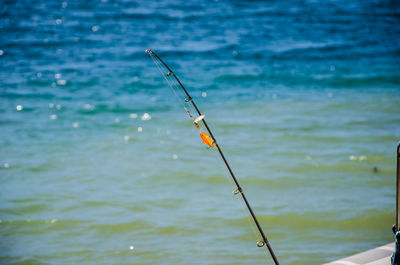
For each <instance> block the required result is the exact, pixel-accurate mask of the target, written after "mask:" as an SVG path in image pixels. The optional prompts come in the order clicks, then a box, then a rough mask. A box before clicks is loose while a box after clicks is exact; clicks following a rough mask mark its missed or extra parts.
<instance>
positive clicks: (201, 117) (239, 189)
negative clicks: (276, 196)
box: [146, 49, 279, 265]
mask: <svg viewBox="0 0 400 265" xmlns="http://www.w3.org/2000/svg"><path fill="white" fill-rule="evenodd" d="M146 53H148V54H149V55H150V56H152V57H153V56H154V57H155V58H156V59H157V60H158V61H159V62H161V64H162V65H163V66H164V67H165V68H166V69H167V70H168V73H167V74H166V75H167V76H168V77H169V76H171V75H172V76H173V77H174V78H175V80H176V81H177V82H178V84H179V86H180V87H181V88H182V90H183V92H184V93H185V95H186V97H187V98H186V99H185V102H186V103H189V102H190V103H192V106H193V107H194V108H195V110H196V112H197V114H198V115H199V118H198V119H199V121H202V122H203V124H204V126H205V127H206V129H207V131H208V133H209V135H210V136H211V138H212V140H213V144H214V145H215V147H216V149H217V150H218V152H219V154H220V156H221V158H222V160H223V161H224V164H225V166H226V168H227V169H228V171H229V174H230V175H231V177H232V179H233V181H234V182H235V185H236V190H234V191H233V194H235V195H236V194H240V195H241V196H242V198H243V201H244V202H245V204H246V206H247V209H248V210H249V212H250V215H251V217H252V218H253V221H254V223H255V224H256V226H257V229H258V231H259V233H260V235H261V238H262V240H260V241H258V242H257V246H258V247H264V246H265V245H266V246H267V248H268V250H269V253H270V254H271V257H272V259H273V260H274V262H275V265H279V262H278V259H277V258H276V256H275V254H274V251H273V250H272V247H271V244H270V243H269V241H268V239H267V237H266V236H265V234H264V231H263V229H262V228H261V226H260V223H259V222H258V220H257V217H256V215H255V214H254V212H253V209H252V208H251V206H250V204H249V202H248V201H247V198H246V196H245V195H244V192H243V189H242V187H241V186H240V184H239V182H238V180H237V179H236V177H235V174H234V173H233V171H232V169H231V167H230V166H229V163H228V161H227V160H226V158H225V156H224V154H223V153H222V150H221V148H220V146H219V145H218V142H217V140H216V139H215V137H214V135H213V133H212V132H211V130H210V128H209V127H208V124H207V122H206V120H205V119H204V115H203V114H201V112H200V110H199V109H198V107H197V105H196V103H195V102H194V100H193V98H192V97H191V96H190V95H189V93H188V91H187V90H186V88H185V87H184V86H183V85H182V83H181V81H180V80H179V79H178V77H177V76H176V75H175V73H174V72H173V71H172V70H171V69H170V68H169V67H168V65H167V64H166V63H165V62H164V61H163V60H162V59H161V58H160V57H159V56H158V55H157V54H155V53H154V52H153V51H152V50H150V49H148V50H146ZM167 81H168V80H167ZM171 87H172V86H171ZM174 92H175V91H174ZM185 110H186V112H187V113H188V114H189V116H190V117H191V115H190V113H189V111H188V110H187V109H186V108H185ZM191 118H192V117H191ZM192 120H193V119H192ZM199 121H197V119H196V120H193V122H194V124H195V125H196V127H197V128H198V125H197V122H199Z"/></svg>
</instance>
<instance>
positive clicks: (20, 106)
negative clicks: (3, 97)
mask: <svg viewBox="0 0 400 265" xmlns="http://www.w3.org/2000/svg"><path fill="white" fill-rule="evenodd" d="M15 108H16V109H17V110H18V111H21V110H23V109H24V107H23V106H22V105H17V106H16V107H15Z"/></svg>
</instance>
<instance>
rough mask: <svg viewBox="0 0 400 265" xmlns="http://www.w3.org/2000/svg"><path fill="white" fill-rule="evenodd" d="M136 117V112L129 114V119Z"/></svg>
mask: <svg viewBox="0 0 400 265" xmlns="http://www.w3.org/2000/svg"><path fill="white" fill-rule="evenodd" d="M137 117H138V115H137V114H136V113H131V114H129V118H131V119H136V118H137Z"/></svg>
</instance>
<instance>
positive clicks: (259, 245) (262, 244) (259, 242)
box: [257, 241, 265, 248]
mask: <svg viewBox="0 0 400 265" xmlns="http://www.w3.org/2000/svg"><path fill="white" fill-rule="evenodd" d="M263 246H265V243H264V241H258V242H257V247H259V248H262V247H263Z"/></svg>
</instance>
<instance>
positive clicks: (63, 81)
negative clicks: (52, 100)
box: [57, 79, 67, 86]
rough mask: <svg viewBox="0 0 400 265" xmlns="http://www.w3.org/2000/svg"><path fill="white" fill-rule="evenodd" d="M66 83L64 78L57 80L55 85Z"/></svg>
mask: <svg viewBox="0 0 400 265" xmlns="http://www.w3.org/2000/svg"><path fill="white" fill-rule="evenodd" d="M66 84H67V80H64V79H60V80H57V85H59V86H65V85H66Z"/></svg>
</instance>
